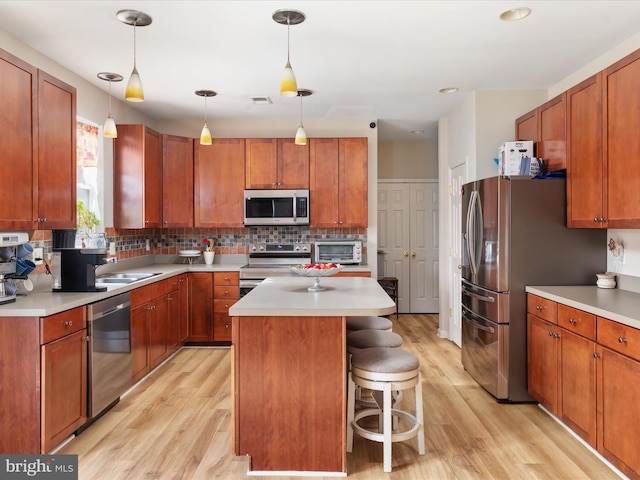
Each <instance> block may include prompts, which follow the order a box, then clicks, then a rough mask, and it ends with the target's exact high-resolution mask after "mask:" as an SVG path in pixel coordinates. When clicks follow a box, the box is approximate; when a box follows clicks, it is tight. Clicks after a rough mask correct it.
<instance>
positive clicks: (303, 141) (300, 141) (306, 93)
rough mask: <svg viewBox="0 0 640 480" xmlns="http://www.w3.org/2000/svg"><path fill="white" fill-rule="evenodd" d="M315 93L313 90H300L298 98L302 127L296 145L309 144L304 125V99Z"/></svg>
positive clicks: (297, 134) (299, 128)
mask: <svg viewBox="0 0 640 480" xmlns="http://www.w3.org/2000/svg"><path fill="white" fill-rule="evenodd" d="M312 93H313V92H312V91H311V90H305V89H302V90H298V96H299V97H300V126H299V127H298V130H297V131H296V139H295V144H296V145H306V144H307V132H306V131H305V129H304V125H303V124H302V97H308V96H309V95H311V94H312Z"/></svg>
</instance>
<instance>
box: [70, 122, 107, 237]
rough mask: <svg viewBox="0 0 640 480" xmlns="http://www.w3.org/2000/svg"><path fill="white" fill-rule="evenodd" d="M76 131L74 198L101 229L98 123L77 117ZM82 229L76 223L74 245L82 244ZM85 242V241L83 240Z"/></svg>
mask: <svg viewBox="0 0 640 480" xmlns="http://www.w3.org/2000/svg"><path fill="white" fill-rule="evenodd" d="M76 128H77V132H76V142H77V146H76V195H77V196H76V200H77V201H78V202H82V203H83V204H84V208H85V209H86V210H88V211H89V212H92V213H93V214H94V215H95V217H96V218H97V219H98V221H99V222H100V225H99V226H98V227H96V230H103V229H104V225H103V224H102V214H101V208H100V188H99V186H100V185H101V183H102V182H101V180H100V179H99V178H98V177H99V172H100V164H99V162H100V157H99V154H100V149H99V139H100V138H101V135H100V130H101V128H100V127H99V126H98V125H95V124H93V123H91V122H88V121H86V120H81V119H78V121H77V127H76ZM84 235H85V232H84V230H83V229H82V228H81V226H80V225H78V233H77V235H76V247H81V246H82V238H83V236H84ZM85 244H86V242H85Z"/></svg>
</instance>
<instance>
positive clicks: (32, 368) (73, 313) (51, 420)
mask: <svg viewBox="0 0 640 480" xmlns="http://www.w3.org/2000/svg"><path fill="white" fill-rule="evenodd" d="M0 365H1V366H2V374H1V375H0V453H2V454H44V453H47V452H49V451H51V450H52V449H53V448H55V447H56V446H57V445H59V444H60V443H61V442H62V441H64V440H65V439H66V438H67V437H68V436H69V435H71V434H72V433H73V432H74V431H76V430H77V429H78V428H80V427H81V426H82V425H83V424H84V423H85V422H86V421H87V323H86V309H85V307H78V308H74V309H71V310H67V311H64V312H61V313H58V314H55V315H51V316H48V317H2V318H0Z"/></svg>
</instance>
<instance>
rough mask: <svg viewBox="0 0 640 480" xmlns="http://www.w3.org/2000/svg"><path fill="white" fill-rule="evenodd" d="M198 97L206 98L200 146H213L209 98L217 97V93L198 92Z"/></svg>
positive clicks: (208, 91) (211, 91)
mask: <svg viewBox="0 0 640 480" xmlns="http://www.w3.org/2000/svg"><path fill="white" fill-rule="evenodd" d="M196 95H198V96H200V97H204V126H203V127H202V132H200V145H211V143H212V140H211V131H210V130H209V127H208V126H207V97H215V96H216V95H217V93H216V92H214V91H213V90H196Z"/></svg>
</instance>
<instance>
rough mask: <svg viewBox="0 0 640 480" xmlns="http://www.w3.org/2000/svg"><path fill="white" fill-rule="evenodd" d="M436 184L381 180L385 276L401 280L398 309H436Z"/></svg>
mask: <svg viewBox="0 0 640 480" xmlns="http://www.w3.org/2000/svg"><path fill="white" fill-rule="evenodd" d="M438 247H439V245H438V184H437V182H436V181H426V182H413V183H405V182H397V183H395V182H394V183H387V182H379V183H378V248H379V249H380V250H381V251H383V252H384V262H383V265H384V268H383V271H382V272H378V274H379V275H381V276H387V277H396V278H397V279H398V291H399V292H398V311H399V312H400V313H437V312H438V302H439V284H438V267H439V265H438Z"/></svg>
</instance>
